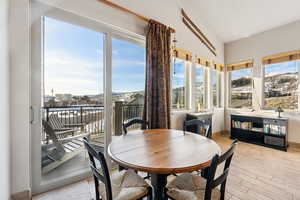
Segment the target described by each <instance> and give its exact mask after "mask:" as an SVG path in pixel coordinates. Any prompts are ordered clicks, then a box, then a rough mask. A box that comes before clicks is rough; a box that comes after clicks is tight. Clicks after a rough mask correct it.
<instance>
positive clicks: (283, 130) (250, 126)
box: [230, 114, 288, 151]
mask: <svg viewBox="0 0 300 200" xmlns="http://www.w3.org/2000/svg"><path fill="white" fill-rule="evenodd" d="M287 136H288V119H287V118H277V117H267V116H260V115H257V116H255V115H241V114H232V115H231V136H230V137H231V138H232V139H238V140H240V141H244V142H249V143H252V144H258V145H262V146H266V147H271V148H274V149H279V150H283V151H286V150H287V147H288V143H287Z"/></svg>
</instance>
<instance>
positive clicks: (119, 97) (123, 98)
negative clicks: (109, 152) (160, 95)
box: [112, 38, 146, 135]
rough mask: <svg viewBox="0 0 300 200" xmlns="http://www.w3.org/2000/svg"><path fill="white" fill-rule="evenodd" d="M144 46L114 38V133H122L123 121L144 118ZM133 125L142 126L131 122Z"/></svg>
mask: <svg viewBox="0 0 300 200" xmlns="http://www.w3.org/2000/svg"><path fill="white" fill-rule="evenodd" d="M145 55H146V53H145V47H144V46H141V45H137V44H134V43H131V42H127V41H124V40H119V39H115V38H113V39H112V92H113V96H112V98H113V102H114V120H113V121H114V122H113V124H114V134H115V135H120V134H122V124H123V123H126V122H127V121H128V120H129V119H132V118H142V113H143V107H144V90H145V67H146V58H145ZM130 128H139V126H132V127H130Z"/></svg>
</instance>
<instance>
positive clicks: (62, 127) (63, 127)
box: [49, 114, 86, 132]
mask: <svg viewBox="0 0 300 200" xmlns="http://www.w3.org/2000/svg"><path fill="white" fill-rule="evenodd" d="M49 122H50V125H51V126H52V128H53V130H54V131H55V132H60V131H70V132H72V131H75V130H74V129H76V128H80V129H83V128H84V126H85V125H86V124H85V123H76V124H75V123H74V124H73V123H72V124H63V123H62V122H61V121H60V120H59V117H58V114H51V115H50V116H49Z"/></svg>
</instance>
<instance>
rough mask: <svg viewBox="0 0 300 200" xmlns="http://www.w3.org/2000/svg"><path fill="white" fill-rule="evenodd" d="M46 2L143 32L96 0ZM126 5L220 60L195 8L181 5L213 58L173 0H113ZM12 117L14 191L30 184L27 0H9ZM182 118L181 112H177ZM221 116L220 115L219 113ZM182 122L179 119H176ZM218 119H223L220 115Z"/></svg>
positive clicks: (220, 50) (141, 27)
mask: <svg viewBox="0 0 300 200" xmlns="http://www.w3.org/2000/svg"><path fill="white" fill-rule="evenodd" d="M39 1H40V2H47V3H48V4H50V5H54V6H56V7H59V8H62V9H64V10H66V11H69V12H72V13H75V14H78V15H81V16H84V17H87V18H90V19H93V20H96V21H101V22H105V23H109V24H113V25H115V26H118V27H121V28H123V29H126V30H129V31H132V32H135V33H137V34H141V35H145V28H146V24H145V22H142V21H140V20H137V19H136V18H134V17H130V16H127V15H125V14H123V13H120V12H119V11H116V10H115V9H112V8H109V7H107V6H105V5H103V4H101V3H99V2H97V1H96V0H77V1H74V0H59V1H57V0H39ZM113 2H116V3H118V4H120V5H122V6H124V7H126V8H129V9H131V10H133V11H136V12H138V13H140V14H142V15H145V16H146V17H148V18H153V19H156V20H158V21H160V22H162V23H165V24H168V25H170V26H171V27H173V28H174V29H176V37H177V39H178V41H179V43H178V44H177V47H179V48H182V49H185V50H188V51H192V52H193V53H195V54H197V55H199V56H202V57H206V58H209V59H214V61H216V62H220V63H223V61H224V48H223V43H222V42H220V41H219V40H218V39H217V37H216V36H215V34H214V33H213V32H212V31H211V30H209V28H208V26H207V25H206V24H205V23H204V22H203V21H201V19H197V12H198V11H197V10H193V8H192V7H188V6H186V7H184V8H185V10H186V12H187V13H189V14H190V16H191V18H192V19H194V21H195V23H196V24H199V26H200V28H201V29H202V30H203V32H204V33H205V34H206V36H207V37H208V38H209V39H210V40H211V42H212V43H213V44H214V45H215V47H216V48H217V54H218V56H217V57H216V58H215V57H214V56H213V55H212V54H211V53H210V52H209V51H208V50H207V49H206V47H205V46H204V45H203V44H201V42H200V41H199V40H198V39H197V38H196V37H195V36H194V35H193V34H192V33H191V32H190V31H189V30H188V29H187V28H186V27H185V26H184V25H183V23H182V22H181V17H180V12H179V8H178V6H177V5H176V4H175V1H173V0H165V1H159V0H153V1H147V0H131V1H122V0H114V1H113ZM12 4H13V9H12V13H13V15H12V31H13V32H14V34H13V35H12V40H11V41H12V48H13V52H12V65H11V67H12V76H11V85H12V88H11V91H12V105H14V106H12V107H11V110H12V112H11V113H12V117H11V119H13V123H12V126H11V129H12V130H11V131H12V142H13V158H12V160H13V161H12V164H13V168H12V174H13V177H14V178H13V180H12V181H13V183H12V191H13V193H15V192H19V191H23V190H26V189H28V188H30V126H29V114H30V112H29V107H30V101H29V100H30V94H29V91H30V87H29V86H30V84H29V83H30V76H29V75H30V67H29V51H28V50H29V47H30V45H29V44H30V42H29V27H30V23H29V18H28V16H29V7H28V6H29V0H12ZM220 115H221V116H222V115H223V110H220V111H218V115H217V116H218V117H219V116H220ZM175 116H178V117H179V118H177V117H175V121H176V122H177V121H178V120H177V119H182V117H183V116H184V114H176V115H175ZM222 118H223V117H222ZM179 123H180V124H182V122H181V120H180V122H179ZM219 123H221V124H222V123H223V121H222V119H221V120H219V122H218V124H219Z"/></svg>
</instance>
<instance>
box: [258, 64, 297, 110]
mask: <svg viewBox="0 0 300 200" xmlns="http://www.w3.org/2000/svg"><path fill="white" fill-rule="evenodd" d="M264 82H265V104H264V108H265V109H277V108H278V107H281V108H283V109H286V110H296V109H298V84H299V83H298V62H297V61H292V62H284V63H278V64H272V65H267V66H265V79H264Z"/></svg>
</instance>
